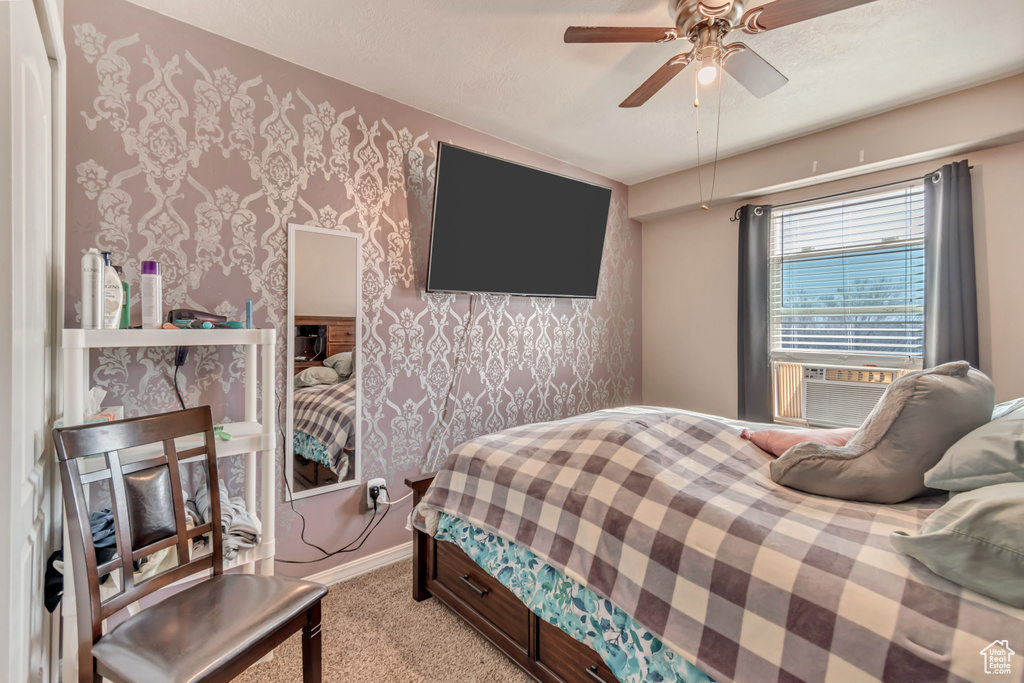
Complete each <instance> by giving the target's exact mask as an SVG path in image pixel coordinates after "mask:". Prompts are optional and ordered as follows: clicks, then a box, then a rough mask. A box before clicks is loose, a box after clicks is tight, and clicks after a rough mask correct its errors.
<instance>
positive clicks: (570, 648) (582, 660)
mask: <svg viewBox="0 0 1024 683" xmlns="http://www.w3.org/2000/svg"><path fill="white" fill-rule="evenodd" d="M537 636H538V637H537V661H539V662H540V663H541V664H543V665H544V666H546V667H548V668H549V669H551V671H553V672H554V673H555V674H557V675H558V677H559V678H560V679H561V680H563V681H565V682H566V683H616V681H617V680H618V679H617V678H615V675H614V674H613V673H612V670H611V669H609V668H608V665H607V664H605V663H604V661H603V660H602V659H601V655H599V654H597V653H596V652H594V651H593V650H591V649H590V648H589V647H587V646H586V645H584V644H583V643H581V642H579V641H578V640H576V639H575V638H573V637H572V636H570V635H569V634H567V633H565V632H564V631H563V630H562V629H560V628H558V627H557V626H552V625H551V624H549V623H548V622H546V621H544V620H543V619H540V620H539V623H538V628H537Z"/></svg>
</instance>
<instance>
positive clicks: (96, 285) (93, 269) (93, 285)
mask: <svg viewBox="0 0 1024 683" xmlns="http://www.w3.org/2000/svg"><path fill="white" fill-rule="evenodd" d="M102 328H103V257H101V256H100V252H99V251H98V250H97V249H95V248H91V249H89V250H88V251H86V252H85V256H83V257H82V329H83V330H99V329H102Z"/></svg>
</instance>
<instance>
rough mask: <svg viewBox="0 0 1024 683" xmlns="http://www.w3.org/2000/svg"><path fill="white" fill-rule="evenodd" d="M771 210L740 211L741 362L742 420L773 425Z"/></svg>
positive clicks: (749, 207) (751, 208)
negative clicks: (769, 343) (769, 317)
mask: <svg viewBox="0 0 1024 683" xmlns="http://www.w3.org/2000/svg"><path fill="white" fill-rule="evenodd" d="M771 208H772V207H770V206H755V205H753V204H747V205H746V206H743V207H741V208H740V209H739V211H738V212H737V213H738V214H739V222H740V263H739V318H738V323H739V325H738V331H739V335H738V337H739V338H738V339H737V344H736V347H737V360H738V369H739V372H738V375H739V387H738V388H739V405H738V408H737V414H738V416H739V418H740V419H741V420H752V421H754V422H771V421H772V377H771V363H770V360H769V351H768V337H769V332H768V228H769V225H770V223H771Z"/></svg>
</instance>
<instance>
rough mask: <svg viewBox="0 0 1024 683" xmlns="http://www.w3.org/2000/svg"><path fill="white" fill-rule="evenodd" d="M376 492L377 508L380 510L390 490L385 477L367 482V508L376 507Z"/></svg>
mask: <svg viewBox="0 0 1024 683" xmlns="http://www.w3.org/2000/svg"><path fill="white" fill-rule="evenodd" d="M374 494H376V498H377V504H376V505H377V509H378V510H380V509H381V507H382V504H383V503H385V502H387V499H388V490H387V482H386V481H384V477H376V478H375V479H371V480H369V481H368V482H366V509H367V510H370V511H372V510H373V509H374V500H373V499H374Z"/></svg>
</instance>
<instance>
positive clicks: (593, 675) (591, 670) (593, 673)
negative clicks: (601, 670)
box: [587, 664, 608, 683]
mask: <svg viewBox="0 0 1024 683" xmlns="http://www.w3.org/2000/svg"><path fill="white" fill-rule="evenodd" d="M587 675H588V676H590V679H591V680H593V681H597V683H608V682H607V681H606V680H604V679H603V678H601V676H600V674H598V673H597V665H596V664H595V665H594V666H588V667H587Z"/></svg>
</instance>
